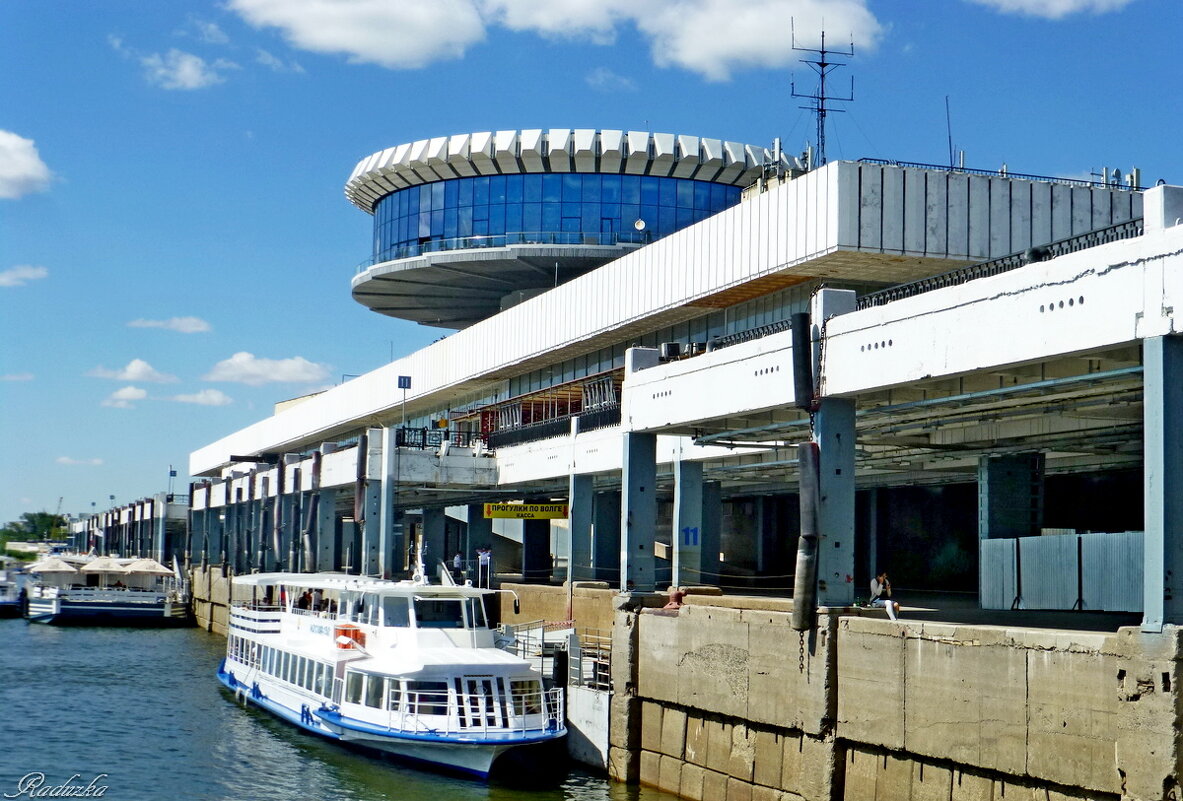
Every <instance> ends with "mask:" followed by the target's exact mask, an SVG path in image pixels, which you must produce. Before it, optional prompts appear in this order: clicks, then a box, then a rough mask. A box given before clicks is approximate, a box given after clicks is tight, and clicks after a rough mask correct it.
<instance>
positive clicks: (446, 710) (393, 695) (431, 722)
mask: <svg viewBox="0 0 1183 801" xmlns="http://www.w3.org/2000/svg"><path fill="white" fill-rule="evenodd" d="M532 683H534V684H537V682H532ZM335 692H336V687H335V686H334V693H335ZM385 707H386V709H385V711H386V713H387V715H386V726H387V728H389V729H390V730H391V731H400V732H430V733H431V734H434V735H444V736H447V735H463V736H464V737H467V738H482V737H485V738H488V739H491V740H494V739H495V740H501V739H505V738H506V736H507V735H508V736H513V735H522V734H527V733H529V732H544V731H557V730H558V729H560V728H562V726H563V690H562V688H559V687H555V688H553V689H550V690H542V689H539V690H535V691H532V692H510V693H509V694H508V695H507V696H502V695H501V694H499V693H498V694H494V695H488V694H486V693H457V692H455V691H453V690H446V691H444V690H437V691H413V690H408V691H407V692H402V691H401V690H399V689H394V688H392V689H391V690H390V691H389V693H388V694H387V697H386V699H385Z"/></svg>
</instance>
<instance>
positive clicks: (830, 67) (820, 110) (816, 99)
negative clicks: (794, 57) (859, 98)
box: [789, 19, 854, 167]
mask: <svg viewBox="0 0 1183 801" xmlns="http://www.w3.org/2000/svg"><path fill="white" fill-rule="evenodd" d="M789 24H790V31H791V36H792V43H793V49H794V50H799V51H801V52H803V53H815V54H817V58H814V59H809V58H803V59H801V60H800V61H801V63H802V64H808V65H809V67H810V69H812V70H813V71H814V72H815V73H817V78H818V83H817V91H816V92H815V93H813V94H805V93H803V92H798V91H797V85H796V83H795V82H794V81H790V83H789V88H790V90H791V91H792V93H793V97H801V98H805V99H807V100H812V101H813V102H812V103H810V105H808V106H801V108H803V109H805V110H806V111H812V112H813V113H814V115H815V116H816V117H817V165H816V166H818V167H820V166H822V165H823V164H825V163H826V114H828V113H830V112H831V111H834V112H841V111H843V109H840V108H830V107H829V106H827V105H826V102H827V101H832V100H839V101H842V102H848V101H852V100H854V76H851V78H850V94H849V95H848V96H847V97H834V96H832V95H828V94H826V77H827V76H828V75H829V74H830V73H831V72H833V71H834V70H836V69H838V68H839V67H845V66H846V64H844V63H842V62H838V61H831V60H830V57H831V56H834V55H838V56H847V57H851V58H853V57H854V39H853V38H852V39H851V41H850V49H849V51H846V50H840V51H835V50H828V49H827V48H826V32H825V31H824V30H823V31H822V35H821V39H822V41H821V47H820V48H817V49H815V48H812V47H797V31H796V24H795V22H794V21H793V20H792V19H790V21H789ZM811 166H814V165H811Z"/></svg>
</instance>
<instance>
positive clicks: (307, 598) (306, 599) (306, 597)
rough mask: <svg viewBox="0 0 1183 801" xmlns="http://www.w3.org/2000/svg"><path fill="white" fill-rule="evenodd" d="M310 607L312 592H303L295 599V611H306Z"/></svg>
mask: <svg viewBox="0 0 1183 801" xmlns="http://www.w3.org/2000/svg"><path fill="white" fill-rule="evenodd" d="M311 605H312V591H311V590H304V594H303V595H301V596H300V597H299V598H297V599H296V608H297V609H307V608H308V607H309V606H311Z"/></svg>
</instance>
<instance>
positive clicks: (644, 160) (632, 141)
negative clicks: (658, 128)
mask: <svg viewBox="0 0 1183 801" xmlns="http://www.w3.org/2000/svg"><path fill="white" fill-rule="evenodd" d="M627 139H628V158H627V160H626V161H625V164H624V171H625V172H627V173H629V174H632V175H643V174H644V173H645V171H646V169H647V168H648V167H649V134H647V133H645V132H643V131H629V132H628V137H627Z"/></svg>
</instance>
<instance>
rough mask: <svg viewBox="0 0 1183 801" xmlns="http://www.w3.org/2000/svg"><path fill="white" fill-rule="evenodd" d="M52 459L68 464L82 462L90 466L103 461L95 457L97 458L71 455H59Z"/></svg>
mask: <svg viewBox="0 0 1183 801" xmlns="http://www.w3.org/2000/svg"><path fill="white" fill-rule="evenodd" d="M54 461H56V462H57V463H58V464H68V465H80V464H84V465H92V466H98V465H101V464H102V463H103V460H102V459H97V458H96V459H75V458H74V457H72V456H59V457H58V458H57V459H55V460H54Z"/></svg>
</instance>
